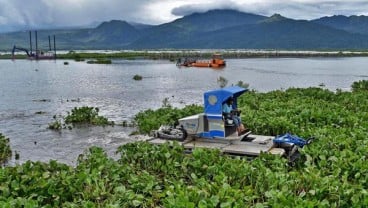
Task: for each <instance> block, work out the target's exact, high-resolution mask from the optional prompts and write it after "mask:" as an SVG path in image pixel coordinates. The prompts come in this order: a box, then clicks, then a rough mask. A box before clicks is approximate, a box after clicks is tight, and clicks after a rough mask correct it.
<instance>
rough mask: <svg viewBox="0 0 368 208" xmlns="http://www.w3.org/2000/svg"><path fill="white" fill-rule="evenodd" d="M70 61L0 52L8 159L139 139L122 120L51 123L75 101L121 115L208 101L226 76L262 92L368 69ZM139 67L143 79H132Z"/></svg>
mask: <svg viewBox="0 0 368 208" xmlns="http://www.w3.org/2000/svg"><path fill="white" fill-rule="evenodd" d="M67 61H68V62H69V64H68V65H64V60H56V61H54V60H52V61H49V60H48V61H38V62H37V61H28V60H16V61H11V60H0V133H2V134H3V135H5V136H6V137H8V138H10V143H11V148H12V150H13V151H16V152H18V153H19V155H20V159H19V160H15V159H12V160H11V161H10V164H16V163H22V162H24V161H27V160H34V161H36V160H37V161H45V162H47V161H49V160H58V161H59V162H63V163H67V164H71V165H75V164H76V159H77V157H78V155H79V154H81V153H83V151H84V150H86V149H88V147H90V146H100V147H103V148H104V149H106V151H107V152H108V153H109V154H110V155H111V156H113V154H114V152H115V151H116V148H117V147H118V146H120V145H122V144H125V143H127V142H131V141H134V140H135V138H132V137H130V136H129V134H130V133H131V132H132V131H133V130H134V129H133V128H124V127H121V126H115V127H86V128H73V129H72V130H62V131H61V132H56V131H53V130H49V129H47V127H48V124H49V123H51V122H53V116H54V115H66V113H67V111H71V109H73V108H74V107H81V106H91V107H98V108H99V109H100V115H103V116H105V117H107V118H108V119H109V120H113V121H115V122H117V123H121V122H122V121H125V120H128V121H129V120H131V119H132V118H133V117H134V115H135V114H136V113H138V112H139V111H142V110H146V109H149V108H151V109H157V108H159V107H161V106H162V101H163V100H164V99H165V98H169V103H170V104H171V105H173V106H175V107H182V106H185V105H188V104H202V102H203V97H202V96H203V92H204V91H207V90H211V89H215V88H218V84H217V79H218V77H220V76H222V77H225V78H226V79H227V80H228V81H229V84H232V83H234V84H235V83H237V82H238V81H243V82H245V83H249V85H250V87H249V88H251V89H255V90H257V91H260V92H266V91H271V90H277V89H287V88H289V87H318V86H320V85H321V86H323V87H324V88H327V89H330V90H336V89H342V90H350V85H351V84H352V83H353V82H354V81H358V80H362V79H367V77H368V70H367V66H368V58H360V57H355V58H271V59H264V58H255V59H230V60H227V66H226V68H224V69H222V70H213V69H210V68H185V67H182V68H178V67H176V66H175V64H174V63H172V62H169V61H167V60H158V61H157V60H113V63H112V64H111V65H93V64H92V65H91V64H87V63H85V62H75V61H73V60H67ZM136 74H138V75H141V76H142V77H143V80H141V81H135V80H133V76H134V75H136ZM13 155H14V154H13ZM13 158H14V157H13Z"/></svg>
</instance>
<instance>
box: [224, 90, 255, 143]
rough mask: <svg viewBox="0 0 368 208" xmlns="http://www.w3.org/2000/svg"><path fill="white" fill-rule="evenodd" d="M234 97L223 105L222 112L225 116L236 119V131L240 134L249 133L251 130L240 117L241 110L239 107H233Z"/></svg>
mask: <svg viewBox="0 0 368 208" xmlns="http://www.w3.org/2000/svg"><path fill="white" fill-rule="evenodd" d="M233 102H234V101H233V98H232V97H230V98H229V99H228V100H227V101H226V102H225V103H224V104H223V105H222V113H223V114H224V116H225V117H227V118H231V119H232V120H233V121H234V124H235V126H236V131H237V132H238V135H239V136H240V135H243V134H245V133H247V132H248V131H249V130H248V129H246V128H245V127H244V125H243V123H242V120H241V118H240V113H241V111H240V110H238V109H233Z"/></svg>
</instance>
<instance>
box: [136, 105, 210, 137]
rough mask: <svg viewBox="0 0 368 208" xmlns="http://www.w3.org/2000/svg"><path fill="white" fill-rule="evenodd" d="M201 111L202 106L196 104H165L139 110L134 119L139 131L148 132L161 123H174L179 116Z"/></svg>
mask: <svg viewBox="0 0 368 208" xmlns="http://www.w3.org/2000/svg"><path fill="white" fill-rule="evenodd" d="M164 103H165V102H164ZM166 104H167V103H166ZM202 111H203V107H201V106H197V105H188V106H186V107H184V108H182V109H179V108H173V107H172V106H171V105H166V106H164V107H163V108H160V109H157V110H151V109H148V110H145V111H141V112H139V113H138V114H137V115H135V117H134V121H135V123H137V126H138V129H139V132H140V133H149V132H150V131H151V130H154V129H158V128H159V127H160V126H161V125H164V124H171V125H175V124H176V122H177V120H178V119H179V118H183V117H185V116H190V115H194V114H197V113H200V112H202Z"/></svg>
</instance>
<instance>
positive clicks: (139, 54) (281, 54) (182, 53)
mask: <svg viewBox="0 0 368 208" xmlns="http://www.w3.org/2000/svg"><path fill="white" fill-rule="evenodd" d="M216 52H219V53H221V54H222V55H223V57H224V58H285V57H298V58H299V57H300V58H303V57H366V56H368V52H366V51H279V50H249V51H247V50H218V51H215V50H213V51H212V50H211V51H210V50H209V51H200V50H173V51H170V50H157V51H155V50H152V51H129V52H128V51H121V52H111V53H103V52H101V53H98V52H91V53H87V52H85V53H84V52H74V51H70V52H68V53H65V54H57V58H58V59H74V60H78V61H80V60H85V59H114V58H117V59H130V60H131V59H154V60H155V59H168V60H172V61H176V60H177V59H178V58H181V57H191V58H203V59H208V58H211V57H212V55H213V53H216ZM16 58H17V59H25V58H27V57H26V55H25V54H20V55H17V56H16ZM0 59H11V55H10V54H3V55H0Z"/></svg>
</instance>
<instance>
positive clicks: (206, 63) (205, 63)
mask: <svg viewBox="0 0 368 208" xmlns="http://www.w3.org/2000/svg"><path fill="white" fill-rule="evenodd" d="M176 65H177V66H186V67H191V66H194V67H211V68H222V67H225V66H226V61H225V60H224V59H223V58H222V56H221V55H220V54H213V56H212V59H211V60H197V59H190V58H185V59H184V61H183V62H182V59H181V58H179V59H178V61H177V63H176Z"/></svg>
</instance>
